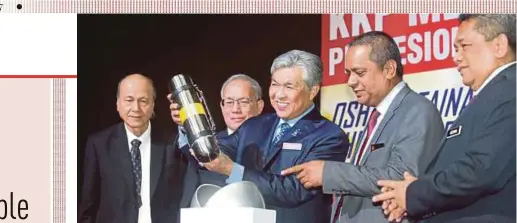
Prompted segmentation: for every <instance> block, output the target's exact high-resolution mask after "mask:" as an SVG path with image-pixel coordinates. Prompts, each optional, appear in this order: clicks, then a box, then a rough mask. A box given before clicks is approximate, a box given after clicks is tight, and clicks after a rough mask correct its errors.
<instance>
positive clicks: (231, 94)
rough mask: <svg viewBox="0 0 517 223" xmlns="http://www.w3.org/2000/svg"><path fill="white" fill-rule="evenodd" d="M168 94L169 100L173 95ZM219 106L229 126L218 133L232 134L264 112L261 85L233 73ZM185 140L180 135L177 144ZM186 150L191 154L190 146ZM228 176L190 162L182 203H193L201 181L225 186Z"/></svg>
mask: <svg viewBox="0 0 517 223" xmlns="http://www.w3.org/2000/svg"><path fill="white" fill-rule="evenodd" d="M167 97H168V98H169V100H170V97H171V96H170V95H168V96H167ZM220 106H221V112H222V114H223V118H224V123H225V124H226V128H225V129H223V130H221V131H219V132H217V133H216V136H217V137H218V138H221V137H225V136H228V135H231V134H232V133H233V132H235V130H237V129H238V128H239V126H240V125H241V124H242V123H243V122H244V121H246V120H248V119H249V118H251V117H255V116H257V115H259V114H260V113H262V109H264V101H263V100H262V88H261V87H260V85H259V83H258V82H257V81H256V80H255V79H253V78H251V77H250V76H248V75H245V74H235V75H232V76H231V77H229V78H228V79H227V80H226V81H225V82H224V83H223V86H222V87H221V103H220ZM178 128H179V131H184V130H182V127H181V126H178ZM182 140H185V139H184V138H180V140H179V141H178V144H181V145H186V144H187V143H188V142H186V141H182ZM179 147H181V146H179ZM183 152H184V153H185V154H186V155H188V156H190V154H189V152H188V149H187V148H185V149H184V151H183ZM192 160H193V161H195V160H194V159H192ZM226 178H227V176H225V175H223V174H220V173H217V172H212V171H209V170H207V169H206V168H204V167H200V166H199V165H198V163H197V162H191V163H190V164H189V168H188V169H187V172H186V174H185V187H183V190H184V191H183V194H185V196H183V198H182V200H181V207H188V206H190V201H191V198H192V196H191V195H193V194H194V193H195V191H196V188H197V187H198V186H199V185H202V184H213V185H218V186H221V187H223V186H225V185H226V182H225V180H226Z"/></svg>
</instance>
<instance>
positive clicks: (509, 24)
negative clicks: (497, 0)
mask: <svg viewBox="0 0 517 223" xmlns="http://www.w3.org/2000/svg"><path fill="white" fill-rule="evenodd" d="M458 19H459V21H460V23H462V22H465V21H469V20H472V19H474V20H475V21H476V25H475V26H474V28H475V29H476V31H477V32H478V33H480V34H481V35H483V36H484V37H485V41H491V40H493V39H494V38H496V37H497V36H499V35H500V34H504V35H505V36H506V38H507V39H508V44H509V45H510V48H511V49H512V52H513V54H514V55H515V14H461V15H460V16H459V18H458Z"/></svg>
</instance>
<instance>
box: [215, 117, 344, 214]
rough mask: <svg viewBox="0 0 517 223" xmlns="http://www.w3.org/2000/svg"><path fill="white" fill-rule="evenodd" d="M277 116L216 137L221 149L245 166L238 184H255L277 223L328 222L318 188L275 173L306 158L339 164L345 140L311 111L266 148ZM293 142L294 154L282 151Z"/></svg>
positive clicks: (327, 206)
mask: <svg viewBox="0 0 517 223" xmlns="http://www.w3.org/2000/svg"><path fill="white" fill-rule="evenodd" d="M278 121H279V118H278V116H277V115H276V114H263V115H260V116H256V117H253V118H250V119H248V120H247V121H246V122H244V123H243V124H242V125H241V126H240V128H239V129H238V130H237V131H236V132H235V133H233V134H232V135H230V136H227V137H221V138H218V140H219V142H220V144H221V150H223V151H224V153H225V154H227V155H228V156H229V157H230V158H231V159H232V160H234V161H235V162H236V163H239V164H241V165H243V166H244V167H245V169H244V175H243V180H244V181H251V182H253V183H255V184H256V185H257V187H258V188H259V190H260V192H261V193H262V195H263V196H264V199H265V202H266V208H267V209H273V210H276V215H277V221H276V222H277V223H287V222H293V223H295V222H296V223H303V222H307V223H315V222H328V221H330V212H331V203H332V197H331V195H324V194H323V193H322V189H321V187H320V188H317V189H311V190H307V189H305V188H304V187H303V185H302V184H300V181H299V180H298V179H296V175H291V176H287V177H284V176H281V175H280V171H282V170H283V169H286V168H288V167H291V166H294V165H297V164H301V163H305V162H308V161H310V160H333V161H342V162H344V161H345V157H346V153H347V151H348V146H349V143H348V137H347V136H346V134H345V133H344V132H343V130H341V129H340V128H339V127H338V126H337V125H335V124H333V123H331V122H329V121H328V120H326V119H325V118H324V117H322V116H321V115H320V113H319V111H318V110H316V108H314V109H313V110H312V111H311V112H309V113H308V114H307V115H305V117H303V118H302V119H300V120H299V121H298V122H297V123H296V125H294V126H293V127H292V128H291V129H290V130H289V131H288V132H286V133H285V134H284V137H283V138H282V139H281V140H280V141H279V143H277V144H276V145H270V143H271V141H272V139H273V134H274V131H275V129H276V128H275V127H276V126H277V124H278ZM283 143H298V145H300V146H301V148H300V149H299V150H288V149H282V145H283Z"/></svg>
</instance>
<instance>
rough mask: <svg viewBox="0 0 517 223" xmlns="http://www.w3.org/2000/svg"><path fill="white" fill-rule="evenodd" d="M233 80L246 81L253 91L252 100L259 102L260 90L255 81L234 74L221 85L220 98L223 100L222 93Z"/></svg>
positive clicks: (248, 77)
mask: <svg viewBox="0 0 517 223" xmlns="http://www.w3.org/2000/svg"><path fill="white" fill-rule="evenodd" d="M234 80H244V81H247V82H248V83H249V84H250V85H251V89H252V90H253V99H254V100H259V99H261V98H262V88H261V87H260V85H259V83H258V82H257V81H256V80H255V79H253V78H251V77H250V76H248V75H246V74H235V75H232V76H231V77H230V78H228V79H226V81H225V82H224V84H223V87H221V98H223V92H224V88H225V87H226V85H228V84H229V83H230V82H232V81H234Z"/></svg>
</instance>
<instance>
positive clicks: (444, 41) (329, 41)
mask: <svg viewBox="0 0 517 223" xmlns="http://www.w3.org/2000/svg"><path fill="white" fill-rule="evenodd" d="M457 17H458V15H457V14H347V15H342V14H333V15H323V19H322V38H321V39H322V52H321V57H322V60H323V63H324V64H325V68H324V76H323V86H329V85H336V84H343V83H346V82H347V81H348V78H347V76H346V75H345V72H344V70H345V60H344V58H345V54H346V44H348V43H349V42H351V41H352V40H353V38H354V37H355V36H358V35H360V34H362V33H364V32H369V31H372V30H378V31H384V32H386V33H388V34H389V35H391V36H392V37H393V38H394V39H395V42H397V45H398V47H399V50H400V53H401V56H402V64H403V65H404V74H411V73H418V72H424V71H430V70H438V69H444V68H451V67H454V66H455V64H454V61H453V57H454V54H455V51H454V37H455V35H456V32H457V30H458V24H459V23H458V20H457Z"/></svg>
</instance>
